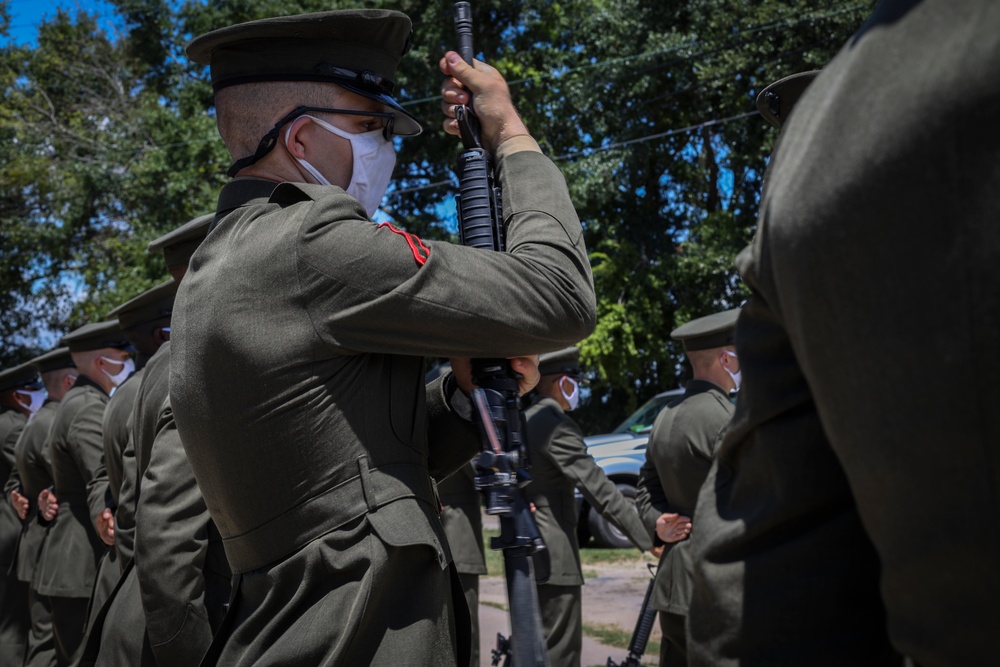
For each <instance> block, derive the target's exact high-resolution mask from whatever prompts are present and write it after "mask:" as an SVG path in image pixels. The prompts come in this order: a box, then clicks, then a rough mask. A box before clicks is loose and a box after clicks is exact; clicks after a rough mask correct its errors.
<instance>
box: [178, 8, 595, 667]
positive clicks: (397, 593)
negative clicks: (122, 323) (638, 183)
mask: <svg viewBox="0 0 1000 667" xmlns="http://www.w3.org/2000/svg"><path fill="white" fill-rule="evenodd" d="M410 32H411V29H410V21H409V19H408V18H407V17H406V16H405V15H403V14H400V13H398V12H391V11H380V10H356V11H340V12H325V13H321V14H312V15H302V16H295V17H284V18H276V19H268V20H262V21H255V22H251V23H247V24H241V25H237V26H231V27H229V28H224V29H222V30H218V31H215V32H213V33H209V34H207V35H204V36H202V37H199V38H198V39H196V40H194V41H193V42H192V43H191V44H190V45H189V47H188V54H189V56H190V57H191V59H192V60H194V61H195V62H198V63H203V64H210V65H211V75H212V82H213V86H214V88H215V90H216V109H217V114H218V116H217V117H218V123H219V129H220V133H221V134H222V137H223V140H224V141H225V143H226V146H227V148H229V150H230V152H231V153H232V155H233V158H234V160H236V162H235V164H234V165H233V168H232V169H231V173H232V174H234V175H236V176H237V178H236V180H234V181H233V182H232V183H230V184H229V185H227V186H226V187H225V188H224V189H223V191H222V193H221V195H220V199H219V210H218V213H217V222H216V226H215V227H214V229H213V230H212V232H211V234H209V236H208V238H207V239H206V240H205V242H204V243H203V244H202V245H201V247H199V249H198V250H197V251H196V253H195V255H194V257H193V258H192V260H191V269H190V271H189V273H188V275H187V277H186V278H185V280H184V282H183V284H182V285H181V288H180V290H179V292H178V297H177V304H176V309H175V313H174V320H173V338H172V342H171V346H172V348H173V349H172V353H171V354H172V356H171V370H170V397H171V403H172V405H173V410H174V417H175V419H176V422H177V427H178V430H179V433H180V435H181V439H182V441H183V443H184V448H185V450H186V451H187V453H188V456H189V458H190V461H191V464H192V467H193V469H194V472H195V475H196V477H197V478H198V482H199V485H200V486H201V488H202V490H203V491H204V493H205V500H206V501H207V504H208V507H209V510H210V512H211V515H212V517H213V519H214V520H215V522H216V524H217V525H218V527H219V530H220V533H221V534H222V535H223V537H224V539H225V540H226V553H227V556H228V560H229V563H230V564H231V565H232V567H233V570H234V572H235V573H236V575H237V576H236V579H235V586H236V590H235V591H234V593H233V604H232V608H231V609H230V611H229V613H228V614H227V616H226V620H225V622H224V623H223V627H222V629H221V630H220V631H219V633H218V634H217V636H216V640H215V642H214V644H213V647H212V649H211V650H210V651H209V654H208V656H206V661H205V664H215V663H216V662H219V663H222V664H227V665H250V664H277V663H291V662H297V663H300V664H319V663H325V662H328V663H331V664H333V663H338V664H403V663H409V664H427V665H430V664H433V665H454V664H462V665H465V664H467V662H468V660H469V654H468V646H460V645H459V643H458V642H459V639H460V638H461V640H462V641H463V642H464V641H466V640H467V638H468V635H467V632H468V631H467V627H466V628H464V629H463V628H462V627H461V626H462V625H467V623H468V611H467V610H466V609H465V600H464V596H462V594H461V589H460V588H459V586H458V582H457V581H455V580H453V579H452V577H453V576H454V574H449V572H451V573H454V570H453V568H451V567H450V560H451V559H450V557H449V555H448V553H447V547H446V545H445V542H444V535H443V532H442V530H441V525H440V520H439V519H438V517H437V505H436V502H435V499H434V496H433V490H432V488H431V485H430V481H429V473H430V474H433V475H435V476H442V477H443V476H444V474H446V473H447V472H449V471H451V470H455V469H457V468H458V467H460V466H461V465H464V464H465V463H466V462H468V460H469V459H470V458H471V456H472V455H473V454H474V453H475V452H476V450H477V449H478V447H479V439H478V437H477V434H476V431H475V429H474V428H473V426H472V424H471V423H470V422H468V421H467V420H465V419H463V418H462V417H461V415H460V413H458V412H456V410H460V409H461V408H460V407H459V406H461V405H462V402H463V401H466V402H465V407H466V408H467V407H468V403H467V399H466V398H465V394H464V391H465V390H468V389H469V388H470V387H471V384H470V383H469V382H468V380H469V378H468V377H465V378H456V376H455V375H454V374H448V375H445V376H444V378H443V379H442V380H440V381H436V382H435V383H432V384H431V385H429V386H428V387H427V389H426V391H425V388H424V383H423V378H424V371H423V359H422V358H421V357H422V356H425V355H426V356H443V357H469V356H498V355H499V356H516V355H523V354H526V353H528V352H530V351H534V350H538V349H542V350H544V349H546V348H549V349H551V348H556V347H559V346H561V345H565V344H566V343H567V342H569V341H573V340H579V338H581V337H582V336H585V335H586V334H587V333H589V331H590V330H591V328H592V327H593V322H594V307H595V306H594V293H593V286H592V281H591V276H590V270H589V263H588V261H587V254H586V250H585V248H584V244H583V241H582V230H581V228H580V224H579V220H578V219H577V216H576V213H575V211H574V209H573V206H572V204H571V203H570V201H569V195H568V192H567V190H566V186H565V182H564V181H563V178H562V176H561V174H560V173H559V170H558V169H557V168H556V167H555V165H554V164H552V162H551V161H549V160H548V159H546V158H545V157H544V156H543V155H542V154H541V152H540V150H539V148H538V145H537V143H536V142H535V141H534V139H532V138H531V136H530V135H529V134H528V132H527V129H526V128H525V127H524V125H523V124H522V122H521V120H520V118H519V117H518V115H517V112H516V111H515V109H514V106H513V104H512V103H511V101H510V96H509V92H508V90H507V86H506V83H505V82H504V80H503V78H502V77H501V76H500V75H499V73H497V72H496V70H494V69H493V68H490V67H488V66H485V65H479V66H477V68H476V69H475V70H473V69H472V67H470V66H469V65H467V64H466V63H464V61H462V60H461V58H460V57H459V56H458V54H455V53H448V54H447V55H446V57H445V58H444V59H442V61H441V69H442V71H443V72H444V73H445V74H446V76H447V77H448V78H447V79H446V81H445V84H444V87H443V98H444V101H443V106H444V107H445V113H446V116H448V118H449V120H447V121H446V123H445V127H446V130H447V131H448V132H449V133H451V134H456V135H457V133H458V128H457V125H456V123H455V121H454V120H451V119H452V118H453V115H454V111H453V105H455V104H462V103H468V102H470V100H471V97H472V96H474V97H475V102H476V109H477V111H478V114H479V119H480V121H481V123H482V137H483V141H484V143H485V145H486V147H487V149H489V150H490V151H491V152H493V153H494V155H495V156H496V162H497V172H498V179H499V182H500V183H501V184H502V186H503V187H504V192H505V195H504V211H503V215H504V219H505V220H506V221H507V223H508V225H507V252H505V253H490V252H484V251H481V250H476V249H472V248H466V247H462V246H456V245H451V244H447V243H424V242H422V241H421V240H420V239H418V238H417V237H415V236H413V235H411V234H407V233H405V232H401V231H399V230H397V229H396V228H395V227H393V226H390V225H374V224H372V222H371V219H370V217H369V216H370V214H371V213H373V212H374V210H375V209H376V207H377V206H378V204H379V202H380V201H381V199H382V197H383V195H384V193H385V186H386V184H387V183H388V179H389V177H390V175H391V172H392V166H393V162H394V155H393V146H392V141H391V140H392V137H393V136H394V135H397V134H400V135H413V134H416V133H417V132H418V131H419V130H420V126H419V125H418V124H417V122H416V121H415V120H414V119H413V118H411V117H410V116H409V115H408V114H407V113H406V112H405V111H403V110H402V109H401V108H400V107H399V105H398V104H397V103H396V102H395V101H394V100H393V99H392V98H391V97H390V93H391V90H392V78H393V76H394V70H395V67H396V64H397V63H398V61H399V58H400V57H401V55H402V54H403V53H404V52H405V51H406V50H407V48H408V47H409V43H410ZM262 137H263V138H264V140H263V141H262ZM330 184H332V185H330ZM345 190H346V191H345ZM539 286H542V287H539ZM556 286H558V287H556ZM484 294H489V295H490V298H489V299H485V298H483V295H484ZM484 331H490V332H491V335H489V336H484V335H483V332H484ZM514 366H515V369H518V370H521V371H522V372H523V373H527V374H528V376H527V377H526V378H525V380H524V381H523V382H522V389H527V388H530V386H532V385H533V384H534V382H535V381H536V380H537V373H536V372H535V369H534V367H533V364H532V363H531V362H530V361H527V360H522V361H519V362H515V364H514ZM438 443H446V446H437V445H438ZM428 444H430V445H431V447H430V448H428ZM330 619H337V622H336V623H334V624H331V623H330V622H329V620H330ZM456 624H459V625H456ZM456 656H457V661H458V662H457V663H456Z"/></svg>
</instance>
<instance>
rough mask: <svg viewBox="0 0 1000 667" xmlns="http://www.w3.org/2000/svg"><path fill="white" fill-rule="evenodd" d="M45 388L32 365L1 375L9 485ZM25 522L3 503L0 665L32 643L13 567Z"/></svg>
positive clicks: (24, 590) (4, 472) (1, 460)
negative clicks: (18, 449) (22, 438)
mask: <svg viewBox="0 0 1000 667" xmlns="http://www.w3.org/2000/svg"><path fill="white" fill-rule="evenodd" d="M44 391H45V387H44V385H43V384H42V381H41V380H40V379H39V377H38V371H37V370H36V369H35V367H34V366H32V365H31V364H22V365H20V366H15V367H14V368H9V369H7V370H4V371H2V372H0V447H2V448H3V456H0V478H2V479H3V480H4V481H5V482H6V480H7V479H8V478H9V477H10V475H11V472H12V470H14V469H15V467H16V465H17V463H16V461H15V449H16V445H17V440H18V438H19V437H20V436H21V432H22V431H23V430H24V426H25V424H27V423H28V418H29V417H30V416H31V415H33V414H34V413H35V412H37V411H38V409H39V408H41V407H42V402H43V401H44V400H45V396H44ZM20 535H21V519H20V517H19V516H18V513H17V512H16V511H15V510H14V508H13V507H12V506H11V505H10V504H9V503H2V504H0V600H3V605H2V606H0V665H19V664H20V662H21V658H22V657H23V656H24V650H25V645H26V644H27V641H28V629H29V627H30V624H31V622H30V620H29V618H28V584H26V583H25V582H23V581H21V580H20V579H19V578H18V576H17V572H15V571H14V569H13V568H12V564H13V563H14V560H15V558H16V556H17V543H18V538H19V537H20Z"/></svg>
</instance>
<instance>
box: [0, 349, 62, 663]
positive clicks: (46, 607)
mask: <svg viewBox="0 0 1000 667" xmlns="http://www.w3.org/2000/svg"><path fill="white" fill-rule="evenodd" d="M29 364H30V365H31V366H34V367H35V368H36V369H37V370H38V373H39V374H41V376H42V382H43V383H44V384H45V394H46V396H45V401H44V403H43V404H42V406H41V408H40V409H39V410H38V412H36V413H35V415H34V416H33V417H32V418H31V420H30V421H29V422H28V424H27V425H26V426H25V427H24V430H23V431H22V432H21V437H20V438H18V441H17V447H16V450H15V461H16V464H17V465H16V467H15V468H14V469H13V470H11V473H10V478H9V479H8V481H7V486H6V487H5V491H6V493H7V494H8V498H9V499H10V503H11V505H12V506H13V507H14V510H15V511H16V512H17V514H18V516H19V517H20V519H21V521H22V522H23V523H24V526H23V528H22V531H21V542H20V544H19V545H18V550H17V578H18V579H20V580H21V581H23V582H25V583H26V584H27V585H28V586H29V589H28V610H29V612H28V613H29V616H30V619H31V630H30V632H29V633H28V643H27V649H26V651H25V654H24V667H48V665H54V664H55V661H56V649H55V642H54V640H53V637H52V605H51V603H50V601H49V599H48V597H47V596H45V595H41V594H40V593H39V592H38V591H37V587H36V583H35V572H36V569H37V565H38V557H39V555H40V554H41V550H42V544H43V543H44V541H45V536H46V534H47V533H48V522H47V521H45V520H44V519H43V518H42V516H41V515H40V514H39V511H38V496H39V495H40V494H41V493H42V492H43V491H44V490H45V489H48V488H49V487H50V486H52V465H51V464H50V462H49V453H48V450H47V449H46V448H45V441H46V440H47V439H48V437H49V428H50V427H51V426H52V422H53V420H54V419H55V413H56V409H57V408H58V407H59V402H60V401H61V400H62V398H63V396H65V395H66V392H67V391H69V390H70V388H71V387H72V386H73V383H74V382H76V377H77V376H76V366H74V365H73V359H72V358H71V357H70V354H69V348H68V347H60V348H56V349H55V350H52V351H51V352H47V353H45V354H43V355H41V356H38V357H35V358H34V359H32V360H31V361H30V362H29ZM33 398H34V397H33ZM7 604H8V602H7V600H6V598H5V602H4V605H5V607H6V605H7Z"/></svg>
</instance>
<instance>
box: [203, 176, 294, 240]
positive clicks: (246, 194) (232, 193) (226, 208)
mask: <svg viewBox="0 0 1000 667" xmlns="http://www.w3.org/2000/svg"><path fill="white" fill-rule="evenodd" d="M279 185H281V184H280V183H278V182H277V181H265V180H263V179H260V178H239V179H236V180H235V181H230V182H229V183H226V185H225V186H223V188H222V192H220V193H219V204H218V206H217V207H216V211H215V221H213V222H212V227H211V229H214V228H215V225H216V223H217V222H218V221H219V220H221V219H222V218H223V217H225V216H226V215H228V214H229V213H230V212H231V211H233V210H235V209H237V208H239V207H240V206H246V205H247V204H249V203H250V202H252V201H254V200H255V199H262V200H266V199H268V198H269V197H270V196H271V193H272V192H274V189H275V188H276V187H278V186H279ZM211 229H210V230H209V231H211Z"/></svg>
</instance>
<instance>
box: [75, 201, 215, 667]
mask: <svg viewBox="0 0 1000 667" xmlns="http://www.w3.org/2000/svg"><path fill="white" fill-rule="evenodd" d="M212 217H213V216H210V215H205V216H199V217H198V218H195V219H193V220H191V221H189V222H188V223H186V224H184V225H182V226H181V227H179V228H177V229H175V230H173V231H171V232H169V233H168V234H166V235H164V236H162V237H161V238H159V239H156V240H155V241H153V242H152V243H150V244H149V248H148V250H149V252H157V251H162V252H163V255H164V259H165V261H166V264H167V268H168V270H169V271H170V273H171V275H172V276H173V280H174V281H176V283H177V284H179V283H180V282H181V281H182V280H183V278H184V275H185V273H186V271H187V266H188V261H189V259H190V257H191V255H192V254H193V252H194V250H195V249H196V248H197V247H198V245H199V244H200V243H201V241H202V240H203V239H204V238H205V235H206V234H207V233H208V227H209V224H210V223H211V220H212ZM163 324H164V326H165V327H166V328H167V329H168V330H169V328H170V326H169V325H170V321H166V322H163ZM169 367H170V342H169V340H166V341H165V342H164V343H163V344H162V345H161V346H160V347H159V349H158V350H157V352H156V354H155V355H154V356H153V358H152V359H150V360H149V362H148V363H147V365H146V369H145V373H144V376H143V378H142V382H141V383H140V384H139V386H138V388H137V392H136V396H135V400H134V401H133V407H132V414H131V416H130V418H129V431H130V437H129V444H128V447H127V448H126V451H125V456H124V461H123V478H124V481H123V483H122V492H121V504H120V506H119V513H120V514H122V515H123V516H124V517H128V518H127V519H126V521H127V523H128V525H129V526H130V528H129V529H128V530H127V531H126V535H127V536H128V537H127V538H126V540H125V543H126V544H127V545H128V547H127V548H128V553H129V565H130V567H129V568H128V569H127V570H126V572H125V573H124V574H123V576H124V579H125V580H124V581H123V582H122V584H121V586H120V587H119V589H118V591H117V593H116V594H115V596H114V597H113V599H111V600H109V601H108V603H107V604H106V605H105V609H104V617H103V618H101V619H99V621H98V624H96V625H95V627H94V628H93V630H92V634H91V637H90V638H89V640H88V643H87V649H86V651H85V653H84V660H85V661H86V662H85V663H84V664H87V665H90V664H97V665H119V664H129V665H136V666H139V665H156V664H162V665H168V664H170V665H172V664H178V665H180V664H198V663H199V662H200V660H201V658H202V656H203V655H204V653H205V651H206V650H207V649H208V645H209V643H210V641H211V637H212V634H213V632H214V631H215V630H216V629H217V628H218V626H219V622H220V621H221V617H222V614H223V610H224V605H225V604H226V602H227V601H228V598H229V591H230V584H229V577H230V574H231V573H230V570H229V567H228V564H227V562H226V559H225V555H224V553H223V549H222V545H221V540H220V539H219V538H218V532H217V531H216V530H215V526H214V524H212V522H211V519H210V518H209V516H208V512H207V509H206V508H205V504H204V500H203V499H202V497H201V492H200V490H199V488H198V486H197V484H196V482H195V479H194V475H193V473H192V472H191V470H190V466H189V465H188V463H187V458H186V455H185V453H184V449H183V446H182V445H181V443H180V440H179V438H178V436H177V430H176V428H174V424H173V419H172V415H171V411H170V406H169V400H168V391H167V390H168V385H167V383H168V379H169ZM140 516H142V517H143V518H142V520H141V521H140V520H139V517H140ZM133 547H134V548H133Z"/></svg>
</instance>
